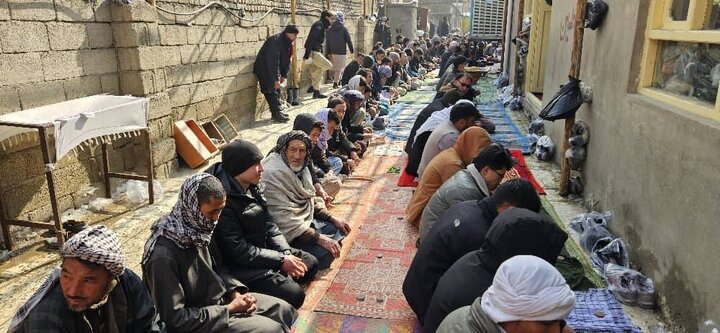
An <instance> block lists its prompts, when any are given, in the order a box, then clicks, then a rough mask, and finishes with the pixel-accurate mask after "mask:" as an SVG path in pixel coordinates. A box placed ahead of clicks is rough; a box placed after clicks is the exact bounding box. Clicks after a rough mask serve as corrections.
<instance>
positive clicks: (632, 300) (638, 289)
mask: <svg viewBox="0 0 720 333" xmlns="http://www.w3.org/2000/svg"><path fill="white" fill-rule="evenodd" d="M605 280H606V281H607V283H608V290H610V292H612V294H613V295H614V296H615V298H616V299H617V300H618V301H620V303H623V304H626V305H637V306H639V307H641V308H644V309H652V308H654V307H655V301H656V298H657V294H656V293H655V284H654V283H653V281H652V279H650V278H648V277H645V276H644V275H643V274H642V273H640V272H638V271H636V270H634V269H631V268H627V267H622V266H620V265H615V264H607V265H606V266H605Z"/></svg>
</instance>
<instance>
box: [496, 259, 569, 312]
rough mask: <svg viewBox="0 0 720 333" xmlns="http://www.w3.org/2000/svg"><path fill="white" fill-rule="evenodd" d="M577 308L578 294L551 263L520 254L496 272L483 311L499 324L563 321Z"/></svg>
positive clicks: (503, 264)
mask: <svg viewBox="0 0 720 333" xmlns="http://www.w3.org/2000/svg"><path fill="white" fill-rule="evenodd" d="M574 307H575V294H574V293H573V291H572V290H570V287H569V286H568V285H567V283H566V282H565V279H564V278H563V277H562V275H560V272H558V271H557V269H555V267H553V266H552V265H551V264H549V263H548V262H547V261H545V260H543V259H540V258H538V257H534V256H528V255H520V256H515V257H512V258H511V259H508V260H507V261H505V262H504V263H502V265H500V268H499V269H498V271H497V273H495V278H494V279H493V283H492V285H491V286H490V288H488V290H487V291H485V294H483V296H482V310H483V312H485V314H487V315H488V317H490V319H492V320H493V321H494V322H495V323H505V322H511V321H551V320H560V319H564V318H565V317H567V316H568V314H570V312H571V311H572V309H573V308H574Z"/></svg>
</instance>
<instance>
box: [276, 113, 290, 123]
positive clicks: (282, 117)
mask: <svg viewBox="0 0 720 333" xmlns="http://www.w3.org/2000/svg"><path fill="white" fill-rule="evenodd" d="M271 119H272V120H273V122H275V123H287V122H288V121H290V117H288V115H287V114H285V113H284V112H282V111H278V112H276V113H275V114H273V116H272V118H271Z"/></svg>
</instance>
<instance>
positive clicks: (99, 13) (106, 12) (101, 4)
mask: <svg viewBox="0 0 720 333" xmlns="http://www.w3.org/2000/svg"><path fill="white" fill-rule="evenodd" d="M113 5H114V3H113V1H112V0H99V1H97V5H96V7H95V21H97V22H112V13H111V12H110V7H112V6H113Z"/></svg>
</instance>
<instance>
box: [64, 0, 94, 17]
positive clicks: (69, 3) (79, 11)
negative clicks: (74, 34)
mask: <svg viewBox="0 0 720 333" xmlns="http://www.w3.org/2000/svg"><path fill="white" fill-rule="evenodd" d="M55 9H56V10H57V19H58V21H69V22H81V21H93V20H94V19H95V11H94V10H93V2H92V1H77V0H55Z"/></svg>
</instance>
